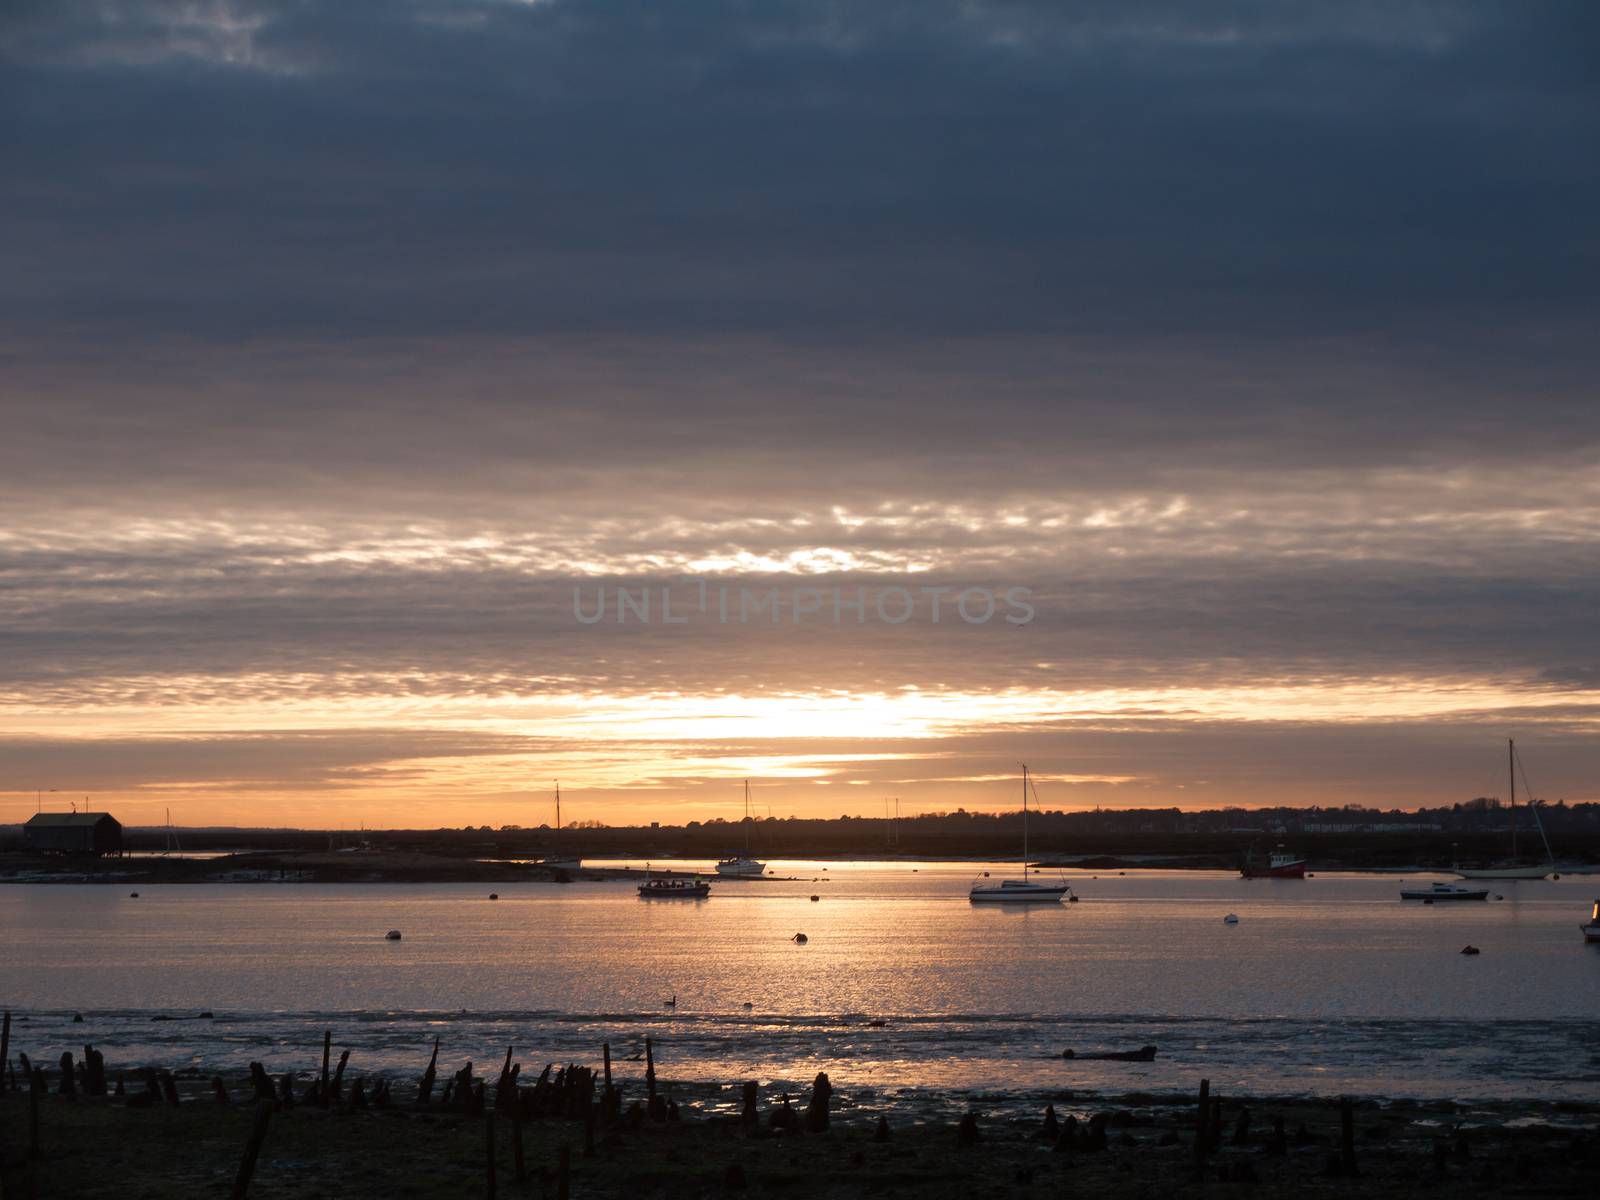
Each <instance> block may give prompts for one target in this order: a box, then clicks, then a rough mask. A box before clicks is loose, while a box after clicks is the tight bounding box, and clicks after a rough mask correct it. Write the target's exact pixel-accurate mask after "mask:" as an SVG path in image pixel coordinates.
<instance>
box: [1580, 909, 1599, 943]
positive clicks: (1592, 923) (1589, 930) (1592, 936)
mask: <svg viewBox="0 0 1600 1200" xmlns="http://www.w3.org/2000/svg"><path fill="white" fill-rule="evenodd" d="M1578 928H1579V929H1581V930H1583V940H1584V941H1586V942H1600V900H1596V901H1595V902H1594V909H1593V910H1592V911H1591V912H1590V913H1589V923H1588V924H1587V925H1580V926H1578Z"/></svg>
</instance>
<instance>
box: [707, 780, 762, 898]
mask: <svg viewBox="0 0 1600 1200" xmlns="http://www.w3.org/2000/svg"><path fill="white" fill-rule="evenodd" d="M766 873H767V864H766V863H764V862H757V861H756V860H755V859H753V858H751V857H750V781H749V780H748V779H746V780H745V781H744V851H743V852H742V853H740V854H733V855H730V856H729V857H727V858H725V859H723V860H722V861H721V862H719V863H718V864H717V874H718V875H721V876H723V877H724V878H727V879H760V878H761V877H762V876H763V875H765V874H766Z"/></svg>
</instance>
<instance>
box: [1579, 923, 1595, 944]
mask: <svg viewBox="0 0 1600 1200" xmlns="http://www.w3.org/2000/svg"><path fill="white" fill-rule="evenodd" d="M1578 928H1579V929H1581V930H1583V940H1584V941H1586V942H1600V925H1580V926H1578Z"/></svg>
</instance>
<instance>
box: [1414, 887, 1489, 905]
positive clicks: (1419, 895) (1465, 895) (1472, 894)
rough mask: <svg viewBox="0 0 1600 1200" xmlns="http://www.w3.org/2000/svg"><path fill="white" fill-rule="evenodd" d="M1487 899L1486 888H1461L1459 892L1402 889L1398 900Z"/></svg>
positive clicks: (1487, 892)
mask: <svg viewBox="0 0 1600 1200" xmlns="http://www.w3.org/2000/svg"><path fill="white" fill-rule="evenodd" d="M1488 898H1489V889H1488V888H1462V889H1461V890H1460V891H1459V892H1435V891H1412V890H1410V889H1402V890H1401V892H1400V899H1402V900H1432V901H1435V902H1442V901H1445V900H1487V899H1488Z"/></svg>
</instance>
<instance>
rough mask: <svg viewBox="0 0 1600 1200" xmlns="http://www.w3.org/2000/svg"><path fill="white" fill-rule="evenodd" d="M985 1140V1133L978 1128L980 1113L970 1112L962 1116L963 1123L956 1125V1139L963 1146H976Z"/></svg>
mask: <svg viewBox="0 0 1600 1200" xmlns="http://www.w3.org/2000/svg"><path fill="white" fill-rule="evenodd" d="M982 1140H983V1134H982V1133H981V1132H980V1131H979V1129H978V1114H977V1113H970V1112H969V1113H968V1114H967V1115H966V1116H964V1117H962V1118H961V1124H959V1125H957V1126H956V1141H957V1142H958V1143H959V1144H960V1145H963V1146H976V1145H977V1144H978V1143H979V1142H981V1141H982Z"/></svg>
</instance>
